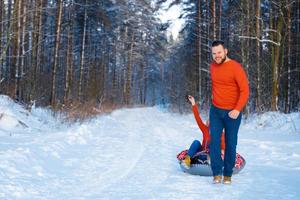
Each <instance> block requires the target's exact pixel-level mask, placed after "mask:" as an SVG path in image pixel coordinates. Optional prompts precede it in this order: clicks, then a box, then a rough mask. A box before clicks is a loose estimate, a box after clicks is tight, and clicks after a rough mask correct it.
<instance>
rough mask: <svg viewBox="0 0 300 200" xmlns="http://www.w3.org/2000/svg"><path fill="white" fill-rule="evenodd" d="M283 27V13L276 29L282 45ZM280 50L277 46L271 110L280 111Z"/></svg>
mask: <svg viewBox="0 0 300 200" xmlns="http://www.w3.org/2000/svg"><path fill="white" fill-rule="evenodd" d="M282 27H283V16H282V13H281V14H280V15H279V19H278V22H277V27H276V30H277V32H276V34H277V35H276V39H277V40H276V41H277V42H278V43H281V33H282ZM280 49H281V45H276V46H275V49H274V56H273V59H274V62H273V63H274V64H273V67H272V101H271V110H272V111H277V110H278V94H279V64H280Z"/></svg>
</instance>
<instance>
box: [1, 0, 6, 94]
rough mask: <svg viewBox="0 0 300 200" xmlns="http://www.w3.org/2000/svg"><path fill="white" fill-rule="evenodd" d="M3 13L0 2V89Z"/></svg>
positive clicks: (2, 0)
mask: <svg viewBox="0 0 300 200" xmlns="http://www.w3.org/2000/svg"><path fill="white" fill-rule="evenodd" d="M4 13H5V9H4V0H1V1H0V89H1V88H2V87H1V85H2V68H3V66H2V56H1V55H2V45H3V38H4V33H3V30H4V28H3V27H4V19H5V17H4V16H3V15H4Z"/></svg>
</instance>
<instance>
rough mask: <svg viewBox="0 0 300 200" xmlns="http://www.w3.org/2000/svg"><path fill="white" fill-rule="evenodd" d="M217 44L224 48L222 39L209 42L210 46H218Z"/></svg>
mask: <svg viewBox="0 0 300 200" xmlns="http://www.w3.org/2000/svg"><path fill="white" fill-rule="evenodd" d="M219 45H222V46H223V47H224V48H226V47H225V43H224V42H223V41H222V40H215V41H213V43H212V44H211V47H216V46H219Z"/></svg>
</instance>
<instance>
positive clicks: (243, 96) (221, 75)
mask: <svg viewBox="0 0 300 200" xmlns="http://www.w3.org/2000/svg"><path fill="white" fill-rule="evenodd" d="M210 72H211V80H212V104H213V105H214V106H216V107H217V108H221V109H225V110H233V109H235V110H238V111H241V110H242V109H243V107H244V106H245V105H246V103H247V101H248V97H249V83H248V79H247V76H246V73H245V71H244V69H243V67H242V66H241V64H239V63H238V62H236V61H234V60H229V61H227V62H225V63H222V64H217V63H215V62H212V63H211V65H210Z"/></svg>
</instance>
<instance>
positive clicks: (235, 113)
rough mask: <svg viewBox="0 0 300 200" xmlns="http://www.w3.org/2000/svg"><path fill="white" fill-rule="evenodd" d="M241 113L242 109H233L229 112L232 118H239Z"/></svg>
mask: <svg viewBox="0 0 300 200" xmlns="http://www.w3.org/2000/svg"><path fill="white" fill-rule="evenodd" d="M239 114H240V111H238V110H232V111H230V112H229V113H228V115H229V117H230V118H231V119H236V118H238V116H239Z"/></svg>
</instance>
